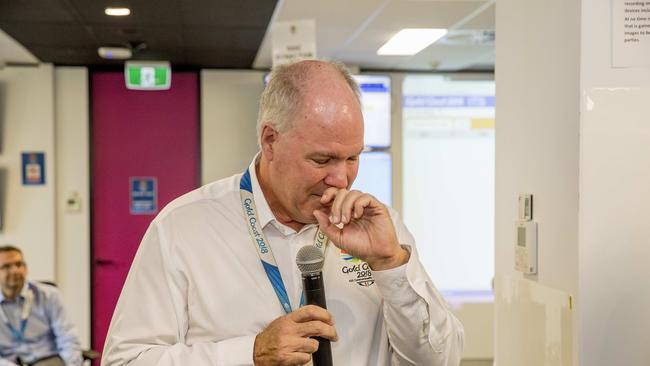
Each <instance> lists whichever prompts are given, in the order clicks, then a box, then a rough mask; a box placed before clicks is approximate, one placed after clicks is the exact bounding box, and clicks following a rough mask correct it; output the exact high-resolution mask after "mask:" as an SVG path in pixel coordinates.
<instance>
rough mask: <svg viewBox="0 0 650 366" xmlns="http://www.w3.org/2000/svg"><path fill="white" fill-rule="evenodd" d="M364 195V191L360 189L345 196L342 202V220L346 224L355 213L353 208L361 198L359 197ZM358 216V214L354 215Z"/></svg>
mask: <svg viewBox="0 0 650 366" xmlns="http://www.w3.org/2000/svg"><path fill="white" fill-rule="evenodd" d="M361 196H363V193H362V192H360V191H350V193H348V194H347V195H346V196H345V198H344V199H343V202H341V222H342V223H344V224H347V223H349V222H350V220H352V216H353V215H354V214H355V213H353V212H352V209H353V208H354V203H355V202H356V201H357V200H358V199H359V197H361ZM354 218H356V216H355V217H354Z"/></svg>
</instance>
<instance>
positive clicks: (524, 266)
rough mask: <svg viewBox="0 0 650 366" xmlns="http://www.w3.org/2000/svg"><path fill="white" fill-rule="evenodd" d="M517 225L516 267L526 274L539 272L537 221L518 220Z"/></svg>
mask: <svg viewBox="0 0 650 366" xmlns="http://www.w3.org/2000/svg"><path fill="white" fill-rule="evenodd" d="M516 227H517V235H516V237H517V243H516V244H517V245H515V269H516V270H517V271H520V272H523V273H526V274H534V273H537V223H536V222H533V221H517V223H516Z"/></svg>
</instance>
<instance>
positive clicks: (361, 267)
mask: <svg viewBox="0 0 650 366" xmlns="http://www.w3.org/2000/svg"><path fill="white" fill-rule="evenodd" d="M341 259H342V260H343V261H342V262H343V266H342V267H341V272H342V273H343V274H344V275H346V276H347V277H348V281H349V282H355V283H356V284H357V285H359V286H363V287H369V286H371V285H372V284H373V283H375V279H374V278H373V277H372V270H370V266H369V265H368V263H366V262H364V261H362V260H361V259H359V258H355V257H353V256H351V255H350V254H348V252H346V251H345V250H341Z"/></svg>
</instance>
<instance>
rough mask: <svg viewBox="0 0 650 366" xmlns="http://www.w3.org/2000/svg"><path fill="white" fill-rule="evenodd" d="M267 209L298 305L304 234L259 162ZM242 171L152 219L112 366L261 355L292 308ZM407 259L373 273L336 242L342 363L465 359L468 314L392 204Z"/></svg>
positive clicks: (332, 258)
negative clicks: (242, 187) (267, 337)
mask: <svg viewBox="0 0 650 366" xmlns="http://www.w3.org/2000/svg"><path fill="white" fill-rule="evenodd" d="M249 169H250V174H251V181H252V186H253V194H254V197H255V202H256V205H257V210H258V215H259V219H260V221H261V226H262V227H263V231H264V234H265V235H266V237H267V239H268V241H269V244H270V246H271V249H272V251H273V253H274V255H275V259H276V261H277V264H278V267H279V269H280V273H281V275H282V279H283V281H284V284H285V287H286V289H287V294H288V296H289V299H290V302H291V306H292V308H293V309H296V308H297V307H298V306H299V302H300V296H301V291H302V288H301V287H302V283H301V277H300V272H299V270H298V268H297V267H296V265H295V256H296V253H297V252H298V250H299V249H300V248H301V247H302V246H305V245H311V244H313V240H314V235H315V233H316V229H317V228H316V226H315V225H306V226H304V227H303V228H302V229H301V230H300V231H299V232H295V231H294V230H293V229H291V228H289V227H287V226H285V225H283V224H281V223H279V222H278V221H277V220H276V219H275V217H274V216H273V214H272V212H271V210H270V208H269V206H268V203H267V202H266V200H265V199H264V195H263V194H262V192H261V189H260V187H259V183H258V181H257V177H256V174H255V165H254V163H251V166H250V168H249ZM240 178H241V174H238V175H235V176H232V177H230V178H226V179H222V180H220V181H217V182H214V183H211V184H208V185H205V186H203V187H201V188H199V189H197V190H195V191H192V192H190V193H188V194H186V195H184V196H182V197H180V198H178V199H176V200H174V201H173V202H172V203H170V204H169V205H168V206H167V207H165V209H164V210H163V211H162V212H161V213H160V214H159V215H158V216H157V217H156V218H155V219H154V221H153V222H152V223H151V225H150V227H149V229H148V230H147V233H146V234H145V237H144V239H143V240H142V243H141V245H140V248H139V249H138V253H137V255H136V257H135V259H134V261H133V264H132V266H131V270H130V272H129V275H128V277H127V280H126V283H125V285H124V288H123V290H122V294H121V296H120V299H119V301H118V304H117V307H116V309H115V313H114V315H113V319H112V321H111V326H110V329H109V332H108V335H107V338H106V344H105V346H104V352H103V358H102V365H107V366H108V365H124V364H126V363H129V362H130V363H129V365H133V366H140V365H160V366H167V365H192V366H195V365H196V366H199V365H252V364H253V344H254V341H255V336H256V335H257V334H258V333H259V332H261V331H262V330H263V329H264V328H265V327H266V326H267V325H268V324H269V323H271V322H272V321H273V320H275V319H276V318H278V317H280V316H283V315H285V312H284V310H283V308H282V306H281V305H280V302H279V301H278V298H277V296H276V294H275V292H274V290H273V287H272V285H271V284H270V282H269V280H268V278H267V275H266V273H265V271H264V269H263V267H262V264H261V263H260V259H259V256H258V254H257V252H256V249H255V247H254V246H253V244H252V242H251V239H250V237H249V232H248V228H247V225H246V221H245V218H244V214H243V211H242V205H241V201H240V196H239V181H240ZM391 215H392V218H393V222H394V224H395V227H396V230H397V235H398V238H399V240H400V243H402V244H403V245H404V246H405V247H406V248H407V249H409V250H410V251H411V257H410V259H409V262H408V263H407V264H405V265H403V266H401V267H398V268H394V269H391V270H387V271H375V272H370V271H368V270H367V264H365V263H364V262H362V261H360V260H358V259H356V258H351V257H350V256H348V255H347V254H345V253H341V250H339V249H338V248H336V247H335V246H334V245H332V244H329V245H328V248H327V249H326V252H325V265H324V268H323V278H324V281H325V291H326V300H327V308H328V310H329V311H330V312H331V313H332V316H333V317H334V321H335V327H336V330H337V333H338V336H339V340H338V341H337V342H332V355H333V361H334V364H335V365H338V366H340V365H391V364H400V365H408V364H417V365H436V366H442V365H445V366H447V365H457V364H458V363H459V362H460V356H461V352H462V345H463V329H462V325H461V324H460V322H459V321H458V320H457V319H456V318H455V317H454V316H453V315H452V313H451V312H450V311H449V310H448V308H447V306H446V304H445V302H444V300H443V299H442V297H441V296H440V294H439V293H438V291H437V290H436V289H435V287H434V286H433V284H432V282H431V280H430V279H429V277H428V276H427V274H426V272H425V270H424V268H423V267H422V264H421V263H420V262H419V259H418V256H417V251H416V250H415V243H414V240H413V237H412V236H411V234H410V233H409V232H408V231H407V230H406V228H405V227H404V225H403V224H402V223H401V221H400V220H399V219H398V217H397V214H396V213H395V212H394V211H393V210H391Z"/></svg>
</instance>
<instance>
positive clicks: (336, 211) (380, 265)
mask: <svg viewBox="0 0 650 366" xmlns="http://www.w3.org/2000/svg"><path fill="white" fill-rule="evenodd" d="M320 202H321V204H323V205H324V206H329V207H330V209H329V215H328V212H327V211H326V210H325V209H323V210H315V211H314V212H313V214H314V216H315V217H316V220H318V224H319V225H320V228H321V230H322V231H323V232H324V233H325V235H327V237H328V238H330V240H331V241H332V242H333V243H334V245H336V246H337V247H339V248H340V249H343V250H345V251H346V252H348V253H349V254H350V255H352V256H354V257H357V258H359V259H361V260H363V261H365V262H367V263H368V264H369V265H370V268H372V269H373V270H384V269H390V268H394V267H398V266H400V265H402V264H404V263H406V262H407V261H408V258H409V253H408V251H406V250H405V249H403V248H402V247H401V246H400V245H399V241H398V240H397V235H396V233H395V227H394V226H393V221H392V220H391V217H390V214H389V213H388V209H387V208H386V206H384V204H382V203H381V202H379V201H378V200H377V199H376V198H375V197H373V196H372V195H370V194H368V193H363V192H361V191H357V190H352V191H349V190H347V189H339V188H335V187H331V188H328V189H327V190H325V192H324V193H323V196H322V197H321V201H320ZM341 225H342V227H341Z"/></svg>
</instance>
